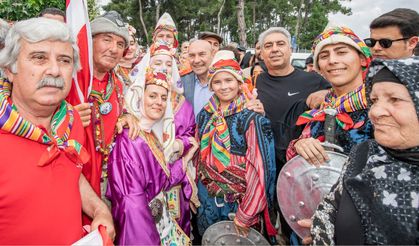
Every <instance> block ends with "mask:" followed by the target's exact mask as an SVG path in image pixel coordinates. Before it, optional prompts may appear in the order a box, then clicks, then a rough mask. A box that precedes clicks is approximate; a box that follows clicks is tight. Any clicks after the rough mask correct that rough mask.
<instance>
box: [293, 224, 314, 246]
mask: <svg viewBox="0 0 419 246" xmlns="http://www.w3.org/2000/svg"><path fill="white" fill-rule="evenodd" d="M312 223H313V222H312V221H311V219H303V220H299V221H297V224H298V225H299V226H301V227H304V228H308V229H310V228H311V225H312ZM312 242H313V239H312V238H311V236H307V237H305V238H303V244H305V245H307V244H311V243H312Z"/></svg>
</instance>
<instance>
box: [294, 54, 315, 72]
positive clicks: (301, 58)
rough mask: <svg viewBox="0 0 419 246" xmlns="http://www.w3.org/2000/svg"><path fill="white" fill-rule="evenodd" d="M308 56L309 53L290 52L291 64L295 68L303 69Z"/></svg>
mask: <svg viewBox="0 0 419 246" xmlns="http://www.w3.org/2000/svg"><path fill="white" fill-rule="evenodd" d="M309 56H310V53H292V54H291V65H293V66H294V67H296V68H300V69H303V70H304V69H305V68H306V59H307V57H309Z"/></svg>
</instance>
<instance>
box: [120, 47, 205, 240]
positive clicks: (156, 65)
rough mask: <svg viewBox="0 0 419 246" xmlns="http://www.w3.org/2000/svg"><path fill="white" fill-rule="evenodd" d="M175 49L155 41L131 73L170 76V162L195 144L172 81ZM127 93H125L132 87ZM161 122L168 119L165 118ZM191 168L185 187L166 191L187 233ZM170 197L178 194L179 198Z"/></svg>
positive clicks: (194, 196) (192, 195)
mask: <svg viewBox="0 0 419 246" xmlns="http://www.w3.org/2000/svg"><path fill="white" fill-rule="evenodd" d="M175 52H176V50H175V49H173V48H172V47H171V46H168V45H166V44H163V43H160V42H158V41H156V42H155V43H153V45H152V46H151V47H150V49H149V51H148V52H147V54H146V56H145V57H144V58H143V60H142V61H141V63H140V64H138V66H136V67H135V68H134V70H133V71H132V73H131V76H132V78H133V81H134V83H136V84H138V83H142V81H144V80H145V74H146V72H147V71H150V70H153V71H159V72H162V73H167V74H168V75H169V77H170V79H169V80H170V85H171V92H170V93H169V97H168V99H169V101H170V104H171V107H170V108H169V109H168V110H171V113H172V116H170V117H173V121H174V124H172V125H170V127H171V128H172V130H173V131H174V134H170V136H172V138H170V139H168V140H167V141H166V142H165V146H164V155H165V158H166V162H173V161H176V160H178V159H180V158H182V157H183V156H184V155H185V154H186V153H187V152H188V151H189V149H190V148H191V147H192V146H193V144H197V143H196V140H195V139H194V136H195V127H196V124H195V116H194V113H193V107H192V105H191V104H190V103H189V102H187V101H186V100H185V97H184V96H183V95H182V93H183V88H181V87H179V84H180V83H178V82H177V81H176V78H178V79H180V77H179V71H178V68H177V66H176V60H175V58H174V54H175ZM180 86H181V84H180ZM127 93H128V95H129V94H130V93H132V91H128V92H127ZM168 115H170V112H168ZM165 122H170V121H168V120H166V121H165ZM164 128H165V129H168V126H164ZM194 169H195V168H194V166H193V165H192V162H189V163H188V168H187V177H188V181H189V182H188V183H189V184H191V185H189V186H188V187H187V188H186V187H184V186H185V184H181V188H182V189H179V187H174V188H173V189H172V190H171V191H170V193H169V195H168V197H169V199H168V203H169V205H170V206H169V211H170V212H171V214H172V215H173V217H174V218H175V219H176V221H177V222H178V224H179V225H180V227H181V228H182V229H183V231H184V232H185V233H186V234H187V235H189V234H190V231H191V226H190V202H191V203H192V206H195V207H198V206H199V200H198V188H197V187H196V184H195V178H196V177H195V176H196V175H194V174H195V173H196V171H195V170H194ZM180 191H182V192H180ZM173 198H178V200H179V202H177V201H175V200H174V199H173ZM177 205H178V206H177Z"/></svg>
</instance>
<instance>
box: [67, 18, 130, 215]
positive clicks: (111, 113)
mask: <svg viewBox="0 0 419 246" xmlns="http://www.w3.org/2000/svg"><path fill="white" fill-rule="evenodd" d="M91 31H92V35H93V36H94V35H96V34H99V33H112V34H115V35H118V36H120V37H122V38H124V40H125V42H126V44H128V43H129V34H128V29H127V28H126V27H125V25H124V23H123V22H122V18H121V16H120V15H119V14H118V13H117V12H115V11H109V12H108V13H105V14H104V15H102V16H99V17H97V18H96V19H94V20H93V21H92V22H91ZM67 100H68V101H69V102H70V103H72V104H73V105H74V103H75V102H77V99H76V98H67ZM88 102H89V103H91V104H92V108H91V109H92V118H91V123H90V125H89V126H87V127H85V132H86V149H87V150H88V152H89V153H90V155H91V159H90V161H89V162H88V163H86V164H85V165H84V166H83V174H84V175H85V176H86V179H87V180H88V181H89V183H90V185H91V186H92V188H93V189H94V191H95V192H96V193H97V194H98V195H99V196H100V197H101V196H102V195H104V192H105V188H106V185H105V183H106V177H107V171H106V165H107V159H108V156H109V153H110V152H111V150H112V146H113V142H114V138H115V127H116V123H117V121H118V118H119V117H120V116H122V114H123V111H124V110H123V82H122V81H121V80H120V79H119V78H118V76H117V75H116V73H115V71H114V70H111V71H109V72H108V73H107V74H106V75H105V76H104V77H103V78H102V79H101V80H100V79H98V78H93V81H92V90H91V93H90V96H89V98H88ZM101 182H102V183H103V184H102V185H101ZM85 222H86V223H87V222H88V221H87V220H86V221H85Z"/></svg>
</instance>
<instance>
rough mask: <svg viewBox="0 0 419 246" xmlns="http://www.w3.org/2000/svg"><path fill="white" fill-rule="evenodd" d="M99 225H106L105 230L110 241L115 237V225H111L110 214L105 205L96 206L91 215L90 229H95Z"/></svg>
mask: <svg viewBox="0 0 419 246" xmlns="http://www.w3.org/2000/svg"><path fill="white" fill-rule="evenodd" d="M99 225H103V226H105V227H106V232H107V233H108V235H109V237H110V238H111V239H112V241H113V240H114V239H115V227H114V225H113V220H112V215H111V213H110V212H109V210H108V208H107V207H106V205H105V208H97V209H96V210H95V212H94V215H93V221H92V225H91V228H92V231H93V230H96V229H97V228H98V227H99Z"/></svg>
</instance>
